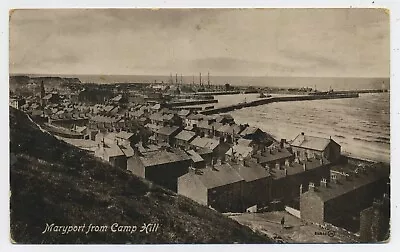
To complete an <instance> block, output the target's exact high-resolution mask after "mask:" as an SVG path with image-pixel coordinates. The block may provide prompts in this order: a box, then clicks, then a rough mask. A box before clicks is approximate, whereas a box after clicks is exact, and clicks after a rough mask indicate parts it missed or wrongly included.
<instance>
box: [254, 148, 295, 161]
mask: <svg viewBox="0 0 400 252" xmlns="http://www.w3.org/2000/svg"><path fill="white" fill-rule="evenodd" d="M292 156H293V154H292V153H290V151H288V150H287V149H286V148H283V149H280V151H278V150H274V151H272V154H271V153H270V152H269V151H266V152H265V153H262V154H257V155H256V157H257V159H258V162H259V163H269V162H272V161H276V160H281V159H286V158H290V157H292Z"/></svg>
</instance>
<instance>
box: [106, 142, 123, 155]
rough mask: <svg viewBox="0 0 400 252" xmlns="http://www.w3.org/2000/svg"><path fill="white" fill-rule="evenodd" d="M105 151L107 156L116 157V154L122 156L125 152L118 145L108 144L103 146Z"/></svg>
mask: <svg viewBox="0 0 400 252" xmlns="http://www.w3.org/2000/svg"><path fill="white" fill-rule="evenodd" d="M104 151H105V153H107V156H109V157H118V156H124V155H125V154H124V153H123V152H122V150H121V148H120V147H119V146H118V145H116V144H115V145H108V146H107V147H105V148H104Z"/></svg>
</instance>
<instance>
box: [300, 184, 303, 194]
mask: <svg viewBox="0 0 400 252" xmlns="http://www.w3.org/2000/svg"><path fill="white" fill-rule="evenodd" d="M302 194H303V184H300V195H302Z"/></svg>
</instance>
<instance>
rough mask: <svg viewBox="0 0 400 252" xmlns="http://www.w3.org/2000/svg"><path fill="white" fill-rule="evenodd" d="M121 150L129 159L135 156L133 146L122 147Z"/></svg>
mask: <svg viewBox="0 0 400 252" xmlns="http://www.w3.org/2000/svg"><path fill="white" fill-rule="evenodd" d="M120 149H121V151H122V152H123V153H124V155H125V156H126V157H128V158H129V157H132V156H133V155H135V151H134V150H133V148H132V147H131V146H120Z"/></svg>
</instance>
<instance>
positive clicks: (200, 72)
mask: <svg viewBox="0 0 400 252" xmlns="http://www.w3.org/2000/svg"><path fill="white" fill-rule="evenodd" d="M199 84H200V86H201V85H202V83H201V72H200V83H199Z"/></svg>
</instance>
